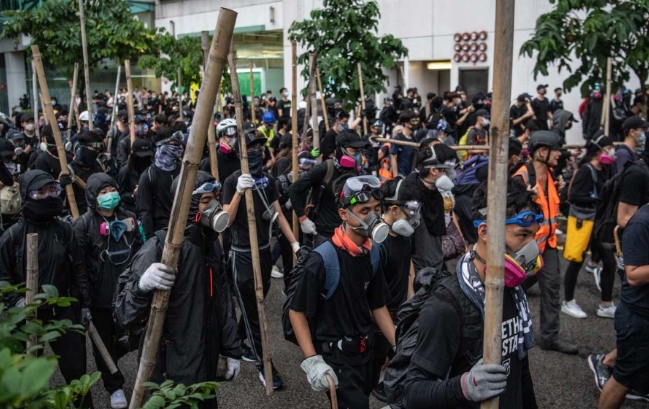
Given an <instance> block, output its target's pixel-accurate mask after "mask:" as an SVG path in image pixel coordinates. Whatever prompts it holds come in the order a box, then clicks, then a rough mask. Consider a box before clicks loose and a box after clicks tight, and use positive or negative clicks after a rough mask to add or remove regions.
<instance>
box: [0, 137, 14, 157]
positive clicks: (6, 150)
mask: <svg viewBox="0 0 649 409" xmlns="http://www.w3.org/2000/svg"><path fill="white" fill-rule="evenodd" d="M14 149H15V148H14V144H13V143H11V142H9V141H8V140H6V139H4V138H3V139H0V156H13V154H14Z"/></svg>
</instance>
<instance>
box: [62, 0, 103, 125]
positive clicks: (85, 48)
mask: <svg viewBox="0 0 649 409" xmlns="http://www.w3.org/2000/svg"><path fill="white" fill-rule="evenodd" d="M83 1H84V0H79V21H80V23H81V49H82V51H83V76H84V79H85V82H86V110H87V111H88V130H90V131H92V128H93V120H92V105H91V102H90V101H91V99H90V67H89V66H88V44H87V42H86V17H85V15H84V13H83ZM52 123H53V124H55V123H56V122H52Z"/></svg>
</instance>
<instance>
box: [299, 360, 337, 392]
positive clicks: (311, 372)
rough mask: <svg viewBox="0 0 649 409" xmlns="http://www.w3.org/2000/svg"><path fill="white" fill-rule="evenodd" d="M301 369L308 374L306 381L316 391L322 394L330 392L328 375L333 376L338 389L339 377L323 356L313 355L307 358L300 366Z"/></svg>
mask: <svg viewBox="0 0 649 409" xmlns="http://www.w3.org/2000/svg"><path fill="white" fill-rule="evenodd" d="M300 368H302V370H303V371H304V372H306V379H307V380H308V381H309V383H310V384H311V389H313V390H314V391H316V392H322V391H328V390H329V382H327V375H331V377H332V378H333V380H334V384H335V385H336V388H338V377H337V376H336V373H335V372H334V370H333V369H332V368H331V367H330V366H329V365H327V363H326V362H325V361H324V359H322V355H313V356H310V357H308V358H306V359H305V360H304V361H302V363H301V364H300Z"/></svg>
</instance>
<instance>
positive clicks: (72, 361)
mask: <svg viewBox="0 0 649 409" xmlns="http://www.w3.org/2000/svg"><path fill="white" fill-rule="evenodd" d="M62 190H63V189H62V188H61V186H60V185H59V184H58V183H57V182H56V180H54V178H52V176H50V175H49V174H47V173H46V172H43V171H42V170H31V171H29V172H26V173H25V174H24V175H22V176H21V178H20V193H21V195H22V199H23V207H22V212H21V217H20V219H19V220H18V222H17V223H16V224H14V225H13V226H11V227H10V228H9V229H8V230H7V231H6V232H5V233H4V234H3V235H2V237H0V281H7V282H9V283H10V284H13V285H15V284H18V283H23V282H25V278H26V276H27V274H26V271H25V257H26V249H25V242H26V237H27V234H29V233H36V234H38V270H39V285H40V286H42V285H44V284H49V285H53V286H54V287H56V288H57V290H58V293H59V296H61V297H75V298H77V299H78V300H79V302H78V303H74V304H73V305H72V306H70V307H57V306H46V307H42V308H39V310H38V319H39V320H41V321H43V323H44V324H47V323H48V322H50V321H52V320H64V319H68V320H70V321H72V322H73V323H76V324H78V323H82V324H87V323H88V322H90V319H91V316H90V305H91V297H90V287H89V284H88V273H87V270H86V264H85V259H84V257H83V253H82V250H81V247H80V246H79V242H78V237H77V236H76V235H75V233H74V230H73V229H72V226H71V225H70V224H69V223H67V222H64V221H62V220H59V219H57V216H58V215H60V214H61V212H62V211H63V199H61V197H60V196H61V191H62ZM40 286H39V290H38V292H42V289H41V287H40ZM6 301H7V302H8V303H9V304H10V305H17V306H24V305H25V299H24V298H23V296H22V295H21V294H12V295H8V296H7V297H6ZM50 346H51V347H52V350H53V351H54V354H56V355H58V356H59V358H60V359H59V360H58V366H59V369H60V370H61V373H62V374H63V377H64V378H65V380H66V382H67V383H70V382H71V381H72V380H74V379H79V378H81V377H82V376H83V375H84V374H85V373H86V339H85V337H84V336H83V335H82V334H80V333H78V332H76V331H67V332H66V333H65V334H63V335H62V336H61V337H60V338H58V339H57V340H56V341H53V342H50ZM79 405H80V402H76V404H75V407H81V406H79ZM92 406H93V405H92V397H91V396H90V394H88V395H87V396H86V397H85V399H84V400H83V407H89V408H91V407H92Z"/></svg>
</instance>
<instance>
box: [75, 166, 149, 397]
mask: <svg viewBox="0 0 649 409" xmlns="http://www.w3.org/2000/svg"><path fill="white" fill-rule="evenodd" d="M86 202H87V205H88V211H87V212H86V213H84V214H83V215H82V216H81V217H79V218H78V219H77V220H75V221H74V223H73V227H74V232H75V235H76V237H77V238H78V240H79V247H80V248H81V251H82V252H83V254H84V257H85V263H86V267H87V269H88V279H89V287H90V297H91V300H92V304H91V307H90V312H91V314H92V318H93V323H94V324H95V327H97V332H98V333H99V336H100V337H101V339H102V340H103V341H104V344H105V345H106V347H107V348H108V351H109V353H110V354H111V356H112V357H113V360H114V361H115V362H117V360H118V359H119V358H120V357H122V356H123V355H124V354H125V353H126V352H128V351H125V350H124V348H121V347H120V346H119V344H118V343H117V338H118V335H117V330H116V327H115V322H114V321H113V313H112V306H113V299H114V298H115V288H116V286H117V278H118V277H119V275H120V274H121V273H122V272H123V271H124V269H125V268H126V267H127V265H128V262H129V261H130V260H131V258H132V257H131V256H132V255H134V254H135V253H137V251H138V250H139V249H140V247H141V246H142V239H141V236H140V232H139V229H138V225H137V221H136V220H135V214H133V213H131V212H129V211H127V210H124V209H122V207H121V206H120V196H119V193H118V192H117V184H116V183H115V181H114V180H113V178H111V177H110V176H108V175H107V174H105V173H95V174H94V175H91V176H90V177H89V178H88V183H87V184H86ZM93 345H94V344H93ZM93 352H94V355H95V362H96V364H97V369H99V371H101V377H102V380H103V383H104V388H105V389H106V391H107V392H108V393H109V394H110V395H111V407H113V408H125V407H126V406H127V401H126V397H125V396H124V390H123V387H124V375H122V373H121V372H119V371H118V372H117V373H115V374H111V373H110V371H109V370H108V368H107V367H106V364H105V363H104V360H103V359H102V357H101V355H100V354H99V351H98V350H97V348H96V347H95V348H94V350H93Z"/></svg>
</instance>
